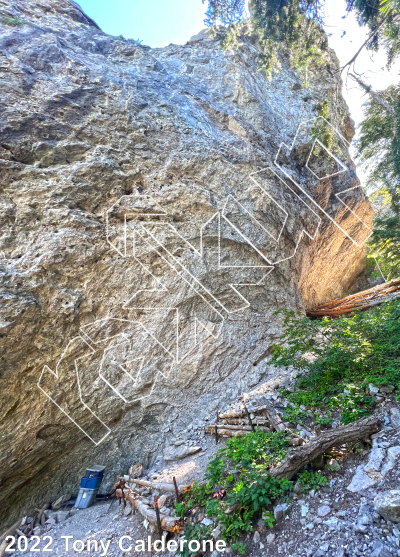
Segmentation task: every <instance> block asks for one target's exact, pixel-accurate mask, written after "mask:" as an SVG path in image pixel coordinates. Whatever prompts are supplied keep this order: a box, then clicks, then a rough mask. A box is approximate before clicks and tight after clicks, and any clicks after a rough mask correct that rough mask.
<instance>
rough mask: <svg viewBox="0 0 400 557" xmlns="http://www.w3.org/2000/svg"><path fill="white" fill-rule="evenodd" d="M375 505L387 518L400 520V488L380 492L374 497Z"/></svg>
mask: <svg viewBox="0 0 400 557" xmlns="http://www.w3.org/2000/svg"><path fill="white" fill-rule="evenodd" d="M374 507H375V510H376V512H377V513H379V514H380V515H381V516H383V518H384V519H385V520H391V521H392V522H400V490H398V489H392V490H390V491H383V492H382V493H379V494H378V495H377V496H376V497H375V499H374Z"/></svg>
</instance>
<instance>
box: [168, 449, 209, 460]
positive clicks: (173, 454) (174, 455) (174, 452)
mask: <svg viewBox="0 0 400 557" xmlns="http://www.w3.org/2000/svg"><path fill="white" fill-rule="evenodd" d="M199 451H201V447H198V446H197V445H195V446H194V447H193V446H192V447H188V446H187V445H181V446H180V447H168V448H167V449H165V451H164V460H165V461H166V462H169V461H171V460H182V458H186V457H187V456H190V455H192V454H196V453H198V452H199Z"/></svg>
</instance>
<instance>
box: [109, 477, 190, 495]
mask: <svg viewBox="0 0 400 557" xmlns="http://www.w3.org/2000/svg"><path fill="white" fill-rule="evenodd" d="M120 479H124V478H120ZM124 481H125V482H126V481H128V480H124ZM129 483H131V484H136V485H142V486H143V487H148V488H149V489H158V490H159V491H170V492H171V493H175V486H174V484H167V483H156V482H148V481H147V480H139V479H137V478H135V479H134V480H129ZM188 487H189V486H187V485H179V486H178V489H179V491H180V493H182V492H183V491H185V489H187V488H188Z"/></svg>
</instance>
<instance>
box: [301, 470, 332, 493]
mask: <svg viewBox="0 0 400 557" xmlns="http://www.w3.org/2000/svg"><path fill="white" fill-rule="evenodd" d="M299 482H300V484H301V485H302V488H303V491H311V490H312V489H313V490H314V491H318V489H320V488H321V487H322V486H323V485H326V484H327V483H328V480H327V479H326V478H325V476H323V475H322V474H320V473H319V472H312V471H309V470H305V469H303V470H302V471H301V472H300V473H299Z"/></svg>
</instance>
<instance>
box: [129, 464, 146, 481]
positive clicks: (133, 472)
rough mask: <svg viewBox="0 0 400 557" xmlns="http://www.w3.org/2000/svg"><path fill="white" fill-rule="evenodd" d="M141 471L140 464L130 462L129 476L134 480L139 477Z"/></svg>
mask: <svg viewBox="0 0 400 557" xmlns="http://www.w3.org/2000/svg"><path fill="white" fill-rule="evenodd" d="M142 473H143V466H142V465H141V464H132V466H131V467H130V468H129V478H130V479H131V480H134V479H135V478H140V476H141V475H142Z"/></svg>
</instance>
